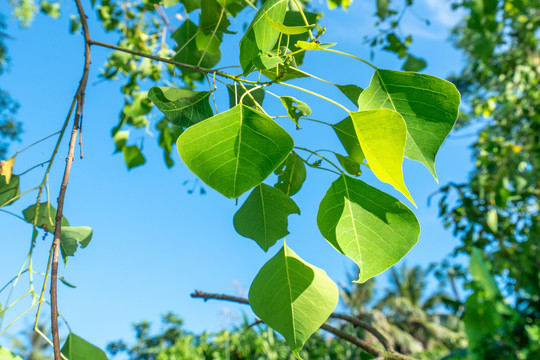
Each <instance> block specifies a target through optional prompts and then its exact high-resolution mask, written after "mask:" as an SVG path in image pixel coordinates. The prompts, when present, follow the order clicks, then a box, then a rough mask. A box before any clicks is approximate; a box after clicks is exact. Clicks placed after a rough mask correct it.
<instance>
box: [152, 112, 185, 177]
mask: <svg viewBox="0 0 540 360" xmlns="http://www.w3.org/2000/svg"><path fill="white" fill-rule="evenodd" d="M156 130H157V131H158V132H159V139H158V141H159V146H160V147H161V148H162V149H163V157H164V159H165V164H166V165H167V167H169V168H170V167H172V166H173V165H174V161H173V159H172V157H171V153H172V146H173V145H176V140H178V137H179V136H180V134H181V133H182V132H183V131H184V130H183V129H182V128H181V127H179V126H176V125H173V124H171V123H170V121H169V120H168V119H167V118H165V117H164V118H163V119H161V120H160V121H159V122H158V123H157V124H156Z"/></svg>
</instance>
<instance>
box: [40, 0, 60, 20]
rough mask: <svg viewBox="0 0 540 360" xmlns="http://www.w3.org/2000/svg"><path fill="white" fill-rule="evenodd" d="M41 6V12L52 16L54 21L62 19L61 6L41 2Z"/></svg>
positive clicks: (44, 0)
mask: <svg viewBox="0 0 540 360" xmlns="http://www.w3.org/2000/svg"><path fill="white" fill-rule="evenodd" d="M40 6H41V8H40V10H41V12H42V13H44V14H45V15H47V16H50V17H52V18H53V19H58V18H59V17H60V4H58V3H51V2H48V1H46V0H41V5H40Z"/></svg>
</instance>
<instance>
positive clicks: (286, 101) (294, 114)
mask: <svg viewBox="0 0 540 360" xmlns="http://www.w3.org/2000/svg"><path fill="white" fill-rule="evenodd" d="M280 99H281V102H282V103H283V106H285V108H286V109H287V113H288V114H289V117H290V118H291V120H292V121H293V122H294V123H295V124H296V128H297V129H298V128H300V124H299V123H298V119H300V118H301V117H302V116H309V115H310V114H311V109H310V108H309V106H308V105H307V104H306V103H305V102H302V101H300V100H298V99H295V98H293V97H292V96H281V97H280Z"/></svg>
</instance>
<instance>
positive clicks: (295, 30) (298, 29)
mask: <svg viewBox="0 0 540 360" xmlns="http://www.w3.org/2000/svg"><path fill="white" fill-rule="evenodd" d="M264 16H265V18H266V21H268V23H269V24H270V25H272V27H273V28H274V29H276V30H277V31H279V32H280V33H283V34H287V35H298V34H303V33H306V32H308V31H309V30H311V29H313V27H315V24H313V25H304V26H287V25H283V24H282V23H280V22H277V21H273V20H272V19H270V17H269V16H268V15H267V14H266V13H265V14H264Z"/></svg>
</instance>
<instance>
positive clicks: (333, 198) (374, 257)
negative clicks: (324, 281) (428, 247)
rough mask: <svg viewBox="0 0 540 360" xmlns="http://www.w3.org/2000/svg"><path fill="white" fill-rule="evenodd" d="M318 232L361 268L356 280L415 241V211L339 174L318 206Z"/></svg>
mask: <svg viewBox="0 0 540 360" xmlns="http://www.w3.org/2000/svg"><path fill="white" fill-rule="evenodd" d="M317 225H318V226H319V230H320V231H321V234H322V235H323V236H324V238H325V239H326V240H328V242H329V243H330V244H332V246H333V247H334V248H335V249H336V250H337V251H339V252H340V253H342V254H344V255H346V256H348V257H349V258H351V259H352V260H353V261H354V262H356V264H357V265H358V267H359V268H360V275H359V278H358V282H361V283H362V282H365V281H366V280H368V279H370V278H372V277H374V276H376V275H378V274H380V273H382V272H383V271H385V270H386V269H388V268H389V267H391V266H392V265H394V264H396V263H397V262H398V261H399V260H400V259H401V258H403V257H404V256H405V254H407V252H409V250H410V249H411V248H412V247H413V246H414V245H415V244H416V243H417V242H418V237H419V235H420V225H419V223H418V220H417V219H416V216H415V215H414V213H413V212H412V211H411V210H410V209H409V208H407V206H405V205H404V204H403V203H401V202H400V201H399V200H397V199H395V198H394V197H392V196H390V195H388V194H386V193H384V192H382V191H380V190H378V189H376V188H374V187H372V186H369V185H368V184H366V183H365V182H363V181H361V180H358V179H354V178H351V177H348V176H346V175H341V176H340V177H339V178H338V179H337V180H336V181H334V182H333V183H332V185H331V186H330V188H329V189H328V191H327V192H326V195H325V196H324V198H323V200H322V201H321V204H320V206H319V212H318V214H317Z"/></svg>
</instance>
